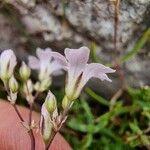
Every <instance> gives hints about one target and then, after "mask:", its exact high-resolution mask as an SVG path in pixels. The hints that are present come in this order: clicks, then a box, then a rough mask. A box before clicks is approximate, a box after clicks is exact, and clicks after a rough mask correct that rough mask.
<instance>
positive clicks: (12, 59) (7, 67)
mask: <svg viewBox="0 0 150 150" xmlns="http://www.w3.org/2000/svg"><path fill="white" fill-rule="evenodd" d="M16 64H17V62H16V56H15V54H14V52H13V51H12V50H5V51H3V52H2V54H1V56H0V77H1V79H2V80H3V81H5V80H9V79H10V78H11V76H12V74H13V71H14V68H15V66H16Z"/></svg>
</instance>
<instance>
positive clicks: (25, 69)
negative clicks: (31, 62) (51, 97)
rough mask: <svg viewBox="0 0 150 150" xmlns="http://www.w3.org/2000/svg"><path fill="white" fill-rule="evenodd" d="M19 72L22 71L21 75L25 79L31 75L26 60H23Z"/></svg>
mask: <svg viewBox="0 0 150 150" xmlns="http://www.w3.org/2000/svg"><path fill="white" fill-rule="evenodd" d="M19 73H20V77H21V78H22V79H23V80H24V81H26V80H27V79H28V78H29V77H30V74H31V70H30V68H29V67H28V66H27V65H26V64H25V63H24V62H22V65H21V67H20V70H19Z"/></svg>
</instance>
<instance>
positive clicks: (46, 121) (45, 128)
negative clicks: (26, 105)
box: [40, 104, 53, 144]
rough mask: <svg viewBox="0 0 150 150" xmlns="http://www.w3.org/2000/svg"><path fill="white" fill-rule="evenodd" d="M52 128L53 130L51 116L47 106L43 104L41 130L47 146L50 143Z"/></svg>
mask: <svg viewBox="0 0 150 150" xmlns="http://www.w3.org/2000/svg"><path fill="white" fill-rule="evenodd" d="M52 128H53V125H52V123H51V119H50V115H49V113H48V111H47V109H46V107H45V105H44V104H43V105H42V109H41V120H40V129H41V133H42V137H43V140H44V142H45V144H47V143H48V141H49V138H50V136H51V131H52Z"/></svg>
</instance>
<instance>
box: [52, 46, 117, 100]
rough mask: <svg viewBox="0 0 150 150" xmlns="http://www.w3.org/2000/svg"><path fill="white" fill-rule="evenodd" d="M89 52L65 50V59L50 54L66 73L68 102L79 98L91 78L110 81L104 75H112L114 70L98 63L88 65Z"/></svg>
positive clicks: (84, 49)
mask: <svg viewBox="0 0 150 150" xmlns="http://www.w3.org/2000/svg"><path fill="white" fill-rule="evenodd" d="M89 54H90V50H89V49H88V48H87V47H81V48H79V49H69V48H66V49H65V57H64V56H63V55H61V54H59V53H57V52H52V55H53V57H54V59H55V60H57V61H58V62H59V63H61V64H63V66H64V69H65V70H67V72H68V77H67V84H66V87H65V92H66V95H67V97H68V99H69V100H75V99H77V98H78V97H79V95H80V93H81V91H82V88H83V87H84V86H85V84H86V83H87V82H88V80H89V79H90V78H92V77H95V78H99V79H101V80H102V81H103V80H107V81H111V80H110V79H109V78H108V76H107V75H106V73H113V72H115V70H113V69H111V68H109V67H106V66H104V65H102V64H99V63H90V64H88V63H87V62H88V59H89Z"/></svg>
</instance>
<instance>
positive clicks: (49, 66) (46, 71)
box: [29, 48, 62, 80]
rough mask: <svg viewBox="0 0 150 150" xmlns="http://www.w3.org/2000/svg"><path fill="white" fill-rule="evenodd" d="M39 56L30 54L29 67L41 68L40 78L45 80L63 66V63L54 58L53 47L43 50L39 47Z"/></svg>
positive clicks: (37, 51) (37, 52)
mask: <svg viewBox="0 0 150 150" xmlns="http://www.w3.org/2000/svg"><path fill="white" fill-rule="evenodd" d="M36 54H37V57H38V58H37V57H34V56H29V67H30V68H32V69H37V70H40V73H39V79H40V80H44V79H47V78H49V76H50V75H51V74H52V73H54V72H55V71H58V70H60V69H61V68H62V65H61V64H59V63H57V62H56V61H54V60H53V59H52V55H51V49H50V48H46V49H45V50H42V49H40V48H37V50H36Z"/></svg>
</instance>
